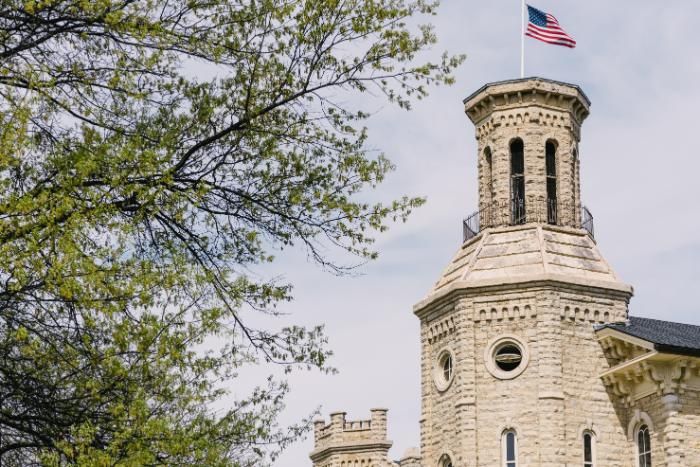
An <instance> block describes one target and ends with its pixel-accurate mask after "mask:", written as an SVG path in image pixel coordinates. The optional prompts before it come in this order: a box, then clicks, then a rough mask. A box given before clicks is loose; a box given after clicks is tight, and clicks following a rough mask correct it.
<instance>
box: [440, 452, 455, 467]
mask: <svg viewBox="0 0 700 467" xmlns="http://www.w3.org/2000/svg"><path fill="white" fill-rule="evenodd" d="M438 467H452V459H450V456H448V455H447V454H443V455H442V457H441V458H440V462H438Z"/></svg>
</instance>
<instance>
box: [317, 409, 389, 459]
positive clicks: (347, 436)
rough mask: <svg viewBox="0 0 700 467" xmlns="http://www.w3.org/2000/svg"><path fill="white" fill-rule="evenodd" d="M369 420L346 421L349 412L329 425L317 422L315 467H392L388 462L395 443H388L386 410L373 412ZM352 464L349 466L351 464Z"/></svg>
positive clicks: (334, 416) (338, 415)
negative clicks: (337, 466) (347, 466)
mask: <svg viewBox="0 0 700 467" xmlns="http://www.w3.org/2000/svg"><path fill="white" fill-rule="evenodd" d="M370 413H371V417H370V419H369V420H367V419H365V420H347V418H346V415H347V413H346V412H334V413H332V414H331V420H330V423H326V422H325V420H317V421H315V422H314V450H313V451H312V452H311V455H310V457H311V460H312V461H313V463H314V466H315V467H330V466H335V465H341V462H346V464H345V465H355V464H352V462H357V465H367V466H377V467H385V466H393V465H394V464H393V463H392V462H390V461H389V460H388V454H389V449H390V448H391V445H392V442H391V441H389V440H388V439H387V409H372V410H370ZM348 463H349V464H348Z"/></svg>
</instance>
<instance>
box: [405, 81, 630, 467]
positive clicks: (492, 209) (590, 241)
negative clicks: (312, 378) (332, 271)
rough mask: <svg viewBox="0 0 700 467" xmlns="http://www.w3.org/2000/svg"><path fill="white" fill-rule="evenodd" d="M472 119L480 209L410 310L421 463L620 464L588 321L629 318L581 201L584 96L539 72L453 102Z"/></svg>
mask: <svg viewBox="0 0 700 467" xmlns="http://www.w3.org/2000/svg"><path fill="white" fill-rule="evenodd" d="M464 103H465V110H466V113H467V115H468V117H469V118H470V120H471V121H472V122H473V123H474V125H475V127H476V139H477V146H478V158H477V160H478V165H479V183H478V186H479V206H478V208H479V209H478V211H477V212H476V213H475V214H473V215H472V216H469V217H468V218H467V219H466V220H465V221H464V222H463V229H464V242H463V244H462V245H461V246H460V247H459V248H458V251H457V254H456V255H455V256H454V258H453V260H452V261H451V262H450V264H449V265H448V267H447V268H446V269H445V271H444V272H443V274H442V275H441V276H440V278H439V279H438V281H437V282H436V283H435V285H434V286H433V288H432V289H431V290H430V292H429V293H428V295H427V296H426V297H425V299H423V300H422V301H420V302H419V303H418V304H416V305H415V307H414V312H415V314H416V315H417V316H418V318H419V319H420V323H421V347H422V353H421V387H422V417H421V453H422V458H423V463H424V465H425V466H440V465H450V463H451V465H459V466H465V467H474V466H498V465H511V464H508V463H507V461H508V460H509V458H510V457H513V458H514V459H515V460H516V461H517V464H513V465H518V466H521V465H522V466H530V467H533V466H547V467H555V466H556V467H560V466H562V465H580V464H581V463H582V460H583V449H584V446H583V441H582V439H583V436H584V434H586V433H592V434H593V436H595V442H596V451H597V464H596V465H598V464H600V465H627V463H628V459H629V453H628V452H627V451H625V450H624V449H619V446H624V445H625V443H626V438H625V434H624V433H623V432H622V430H621V428H619V427H620V426H621V425H620V423H619V420H618V410H620V409H619V408H618V407H616V406H615V405H614V402H612V401H611V399H610V397H609V396H608V394H607V392H606V388H605V386H604V385H603V383H602V381H601V380H600V378H599V375H600V373H601V372H602V371H604V370H605V369H606V368H608V367H609V365H608V363H607V361H606V359H605V356H604V354H603V352H602V350H601V347H600V345H599V344H598V342H597V340H596V337H595V335H594V325H595V324H601V323H606V322H618V321H624V320H626V319H627V308H628V303H629V300H630V298H631V297H632V288H631V287H630V286H629V285H627V284H625V283H623V282H621V281H620V280H619V278H618V277H617V275H616V274H615V272H614V271H613V270H612V268H611V267H610V266H609V264H608V263H607V262H606V261H605V259H604V257H603V256H602V254H601V253H600V251H599V249H598V246H597V244H596V242H595V240H594V237H593V224H592V216H591V215H590V213H589V212H588V210H586V209H584V208H582V205H581V200H580V193H581V190H580V183H579V159H580V154H579V147H578V145H579V141H580V137H581V125H582V123H583V121H584V119H585V118H586V117H587V116H588V114H589V108H590V102H589V100H588V98H587V97H586V95H585V94H584V93H583V91H582V90H581V89H580V88H579V87H578V86H575V85H571V84H566V83H561V82H555V81H551V80H546V79H541V78H528V79H520V80H512V81H504V82H499V83H492V84H488V85H486V86H484V87H482V88H481V89H480V90H478V91H477V92H476V93H474V94H472V95H471V96H470V97H468V98H467V99H466V100H465V101H464Z"/></svg>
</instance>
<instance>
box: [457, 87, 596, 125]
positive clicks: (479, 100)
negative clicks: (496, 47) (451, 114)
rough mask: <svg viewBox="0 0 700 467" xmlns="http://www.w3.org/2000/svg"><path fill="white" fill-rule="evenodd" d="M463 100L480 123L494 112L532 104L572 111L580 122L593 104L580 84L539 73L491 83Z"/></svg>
mask: <svg viewBox="0 0 700 467" xmlns="http://www.w3.org/2000/svg"><path fill="white" fill-rule="evenodd" d="M463 102H464V109H465V112H466V114H467V116H468V117H469V119H470V120H471V121H472V123H474V125H476V126H477V127H478V126H479V125H480V124H481V123H482V122H483V121H484V120H485V119H486V118H487V117H489V116H492V115H493V114H494V112H498V111H505V110H511V109H514V108H521V109H525V108H527V107H532V106H535V107H539V108H543V109H548V110H556V111H561V112H567V113H570V114H571V116H572V118H573V120H574V122H575V123H576V124H577V125H578V126H580V125H581V123H583V121H584V120H585V119H586V117H587V116H588V114H589V112H590V105H591V101H590V100H589V99H588V97H587V96H586V94H584V92H583V91H582V90H581V88H580V87H578V86H577V85H575V84H569V83H564V82H561V81H554V80H549V79H545V78H538V77H533V78H523V79H514V80H507V81H499V82H495V83H489V84H486V85H484V86H482V87H481V88H480V89H479V90H477V91H476V92H474V93H473V94H471V95H470V96H469V97H467V98H466V99H464V101H463Z"/></svg>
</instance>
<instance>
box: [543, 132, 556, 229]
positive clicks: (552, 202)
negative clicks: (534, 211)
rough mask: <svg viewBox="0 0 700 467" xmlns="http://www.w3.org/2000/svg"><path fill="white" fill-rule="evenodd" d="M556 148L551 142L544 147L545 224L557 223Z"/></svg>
mask: <svg viewBox="0 0 700 467" xmlns="http://www.w3.org/2000/svg"><path fill="white" fill-rule="evenodd" d="M556 153H557V146H556V145H555V144H554V142H553V141H547V144H546V145H545V156H546V157H545V160H546V161H545V165H546V168H547V222H548V223H549V224H556V223H557V155H556Z"/></svg>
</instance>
